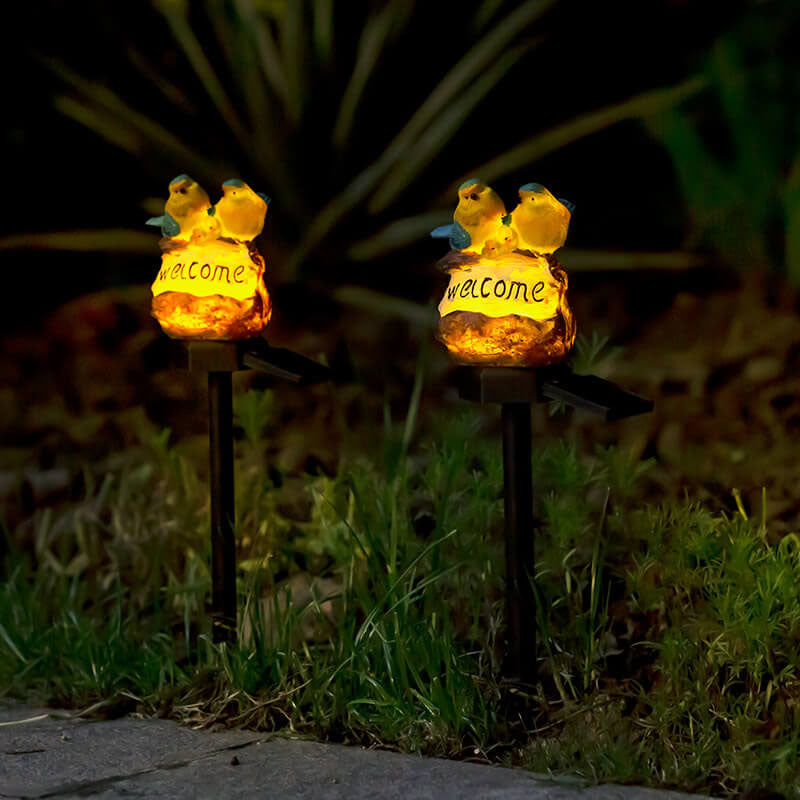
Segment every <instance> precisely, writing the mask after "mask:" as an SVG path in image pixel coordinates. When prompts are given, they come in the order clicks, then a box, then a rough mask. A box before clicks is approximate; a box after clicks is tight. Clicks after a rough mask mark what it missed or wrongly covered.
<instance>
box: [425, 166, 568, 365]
mask: <svg viewBox="0 0 800 800" xmlns="http://www.w3.org/2000/svg"><path fill="white" fill-rule="evenodd" d="M572 209H573V206H572V204H571V203H569V202H568V201H566V200H562V199H560V198H556V197H555V196H554V195H553V194H551V192H549V191H548V190H547V189H546V188H545V187H544V186H542V185H541V184H539V183H526V184H525V185H523V186H521V187H520V189H519V203H518V205H517V206H516V208H514V210H513V211H511V213H507V212H506V207H505V205H504V203H503V200H502V199H501V198H500V196H499V195H498V194H497V193H496V192H495V191H494V190H493V189H492V188H491V187H490V186H487V185H486V184H484V183H483V182H482V181H480V180H478V179H476V178H473V179H471V180H468V181H465V182H464V183H462V184H461V186H459V188H458V205H457V206H456V210H455V213H454V214H453V222H452V224H450V225H443V226H441V227H439V228H436V229H435V230H433V231H432V232H431V236H433V237H434V238H446V239H448V240H449V243H450V252H449V253H448V254H447V255H446V256H445V257H444V258H443V259H441V260H440V262H439V265H440V266H441V267H442V269H444V270H445V271H446V272H447V273H449V275H450V282H449V285H448V286H447V289H446V291H445V294H444V297H443V298H442V301H441V303H439V329H438V337H439V339H440V340H441V341H442V343H443V344H444V345H445V347H446V348H447V349H448V350H449V352H450V354H451V355H452V357H453V358H454V359H455V360H456V361H458V362H459V363H461V364H471V365H477V366H496V367H541V366H546V365H548V364H555V363H558V362H559V361H563V360H564V359H565V358H566V356H567V355H568V354H569V352H570V350H571V349H572V346H573V344H574V342H575V320H574V318H573V315H572V310H571V309H570V307H569V304H568V303H567V274H566V272H565V271H564V269H563V267H561V265H560V264H559V263H558V261H556V259H555V256H554V255H553V253H554V252H555V251H556V250H557V249H558V248H559V247H561V246H562V245H563V244H564V240H565V239H566V236H567V228H568V226H569V221H570V216H571V213H572Z"/></svg>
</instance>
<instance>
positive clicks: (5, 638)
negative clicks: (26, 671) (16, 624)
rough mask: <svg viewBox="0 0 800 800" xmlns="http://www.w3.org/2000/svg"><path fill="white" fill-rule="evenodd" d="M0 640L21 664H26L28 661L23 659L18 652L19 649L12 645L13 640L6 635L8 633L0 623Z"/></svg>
mask: <svg viewBox="0 0 800 800" xmlns="http://www.w3.org/2000/svg"><path fill="white" fill-rule="evenodd" d="M0 639H2V640H3V641H4V642H5V643H6V646H7V647H8V649H9V650H11V652H12V653H13V654H14V655H15V656H16V657H17V658H18V659H19V660H20V661H21V662H22V663H23V664H27V663H28V659H27V658H25V656H24V655H22V653H21V652H20V649H19V648H18V647H17V645H16V644H15V643H14V640H13V639H12V638H11V637H10V636H9V635H8V631H7V630H6V629H5V628H4V627H3V624H2V623H0Z"/></svg>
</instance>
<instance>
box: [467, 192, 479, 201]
mask: <svg viewBox="0 0 800 800" xmlns="http://www.w3.org/2000/svg"><path fill="white" fill-rule="evenodd" d="M469 199H470V200H477V199H478V195H476V194H475V193H474V192H473V193H472V194H471V195H470V196H469Z"/></svg>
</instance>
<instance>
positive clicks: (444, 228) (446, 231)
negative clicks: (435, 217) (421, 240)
mask: <svg viewBox="0 0 800 800" xmlns="http://www.w3.org/2000/svg"><path fill="white" fill-rule="evenodd" d="M454 228H455V225H453V223H452V222H451V223H450V224H449V225H440V226H439V227H438V228H434V229H433V230H432V231H431V237H432V238H434V239H449V238H450V237H451V236H452V235H453V230H454Z"/></svg>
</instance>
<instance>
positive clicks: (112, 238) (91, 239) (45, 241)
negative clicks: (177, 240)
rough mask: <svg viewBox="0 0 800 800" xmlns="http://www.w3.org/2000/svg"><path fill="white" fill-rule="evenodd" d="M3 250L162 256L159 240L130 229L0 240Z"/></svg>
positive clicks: (16, 235) (26, 234) (16, 237)
mask: <svg viewBox="0 0 800 800" xmlns="http://www.w3.org/2000/svg"><path fill="white" fill-rule="evenodd" d="M1 250H72V251H75V252H80V253H92V252H105V253H141V254H142V255H151V256H152V255H154V254H157V253H158V236H155V235H153V234H152V233H148V232H146V231H135V230H129V229H127V228H109V229H108V230H100V231H91V230H83V231H80V230H79V231H54V232H51V233H17V234H14V235H13V236H4V237H2V238H0V251H1Z"/></svg>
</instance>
